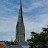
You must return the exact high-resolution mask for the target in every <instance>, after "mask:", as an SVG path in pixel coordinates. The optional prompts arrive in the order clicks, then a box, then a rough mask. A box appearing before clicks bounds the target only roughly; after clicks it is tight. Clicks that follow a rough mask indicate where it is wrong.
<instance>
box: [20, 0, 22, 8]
mask: <svg viewBox="0 0 48 48" xmlns="http://www.w3.org/2000/svg"><path fill="white" fill-rule="evenodd" d="M20 8H22V2H21V0H20Z"/></svg>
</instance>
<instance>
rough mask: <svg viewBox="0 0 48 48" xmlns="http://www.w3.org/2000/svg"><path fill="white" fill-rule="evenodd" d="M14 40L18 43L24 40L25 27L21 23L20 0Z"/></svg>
mask: <svg viewBox="0 0 48 48" xmlns="http://www.w3.org/2000/svg"><path fill="white" fill-rule="evenodd" d="M16 41H17V42H19V43H23V42H25V27H24V23H23V14H22V2H21V0H20V7H19V15H18V21H17V25H16Z"/></svg>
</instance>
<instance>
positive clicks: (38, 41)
mask: <svg viewBox="0 0 48 48" xmlns="http://www.w3.org/2000/svg"><path fill="white" fill-rule="evenodd" d="M27 42H28V43H29V45H30V48H34V47H35V48H48V27H47V28H43V31H42V32H41V33H40V34H39V33H36V32H31V39H28V40H27Z"/></svg>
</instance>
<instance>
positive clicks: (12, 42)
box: [8, 41, 17, 45]
mask: <svg viewBox="0 0 48 48" xmlns="http://www.w3.org/2000/svg"><path fill="white" fill-rule="evenodd" d="M8 43H9V45H17V44H16V42H14V41H10V42H8Z"/></svg>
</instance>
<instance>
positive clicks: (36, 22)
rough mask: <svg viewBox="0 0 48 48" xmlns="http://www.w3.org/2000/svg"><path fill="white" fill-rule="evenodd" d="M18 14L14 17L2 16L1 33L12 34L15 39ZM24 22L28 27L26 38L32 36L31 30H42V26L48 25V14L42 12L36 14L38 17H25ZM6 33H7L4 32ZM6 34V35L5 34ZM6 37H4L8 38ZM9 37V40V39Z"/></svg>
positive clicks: (26, 27)
mask: <svg viewBox="0 0 48 48" xmlns="http://www.w3.org/2000/svg"><path fill="white" fill-rule="evenodd" d="M16 22H17V16H12V17H8V18H7V17H0V33H1V32H2V33H6V34H7V36H8V37H9V35H10V37H9V38H11V36H12V37H13V38H14V39H15V31H16ZM24 24H25V29H26V40H27V39H28V38H30V32H32V31H35V32H40V31H41V30H42V27H46V25H48V14H41V15H38V16H36V19H33V20H32V17H31V18H28V17H24ZM4 35H5V34H4ZM5 36H6V35H5ZM7 36H6V37H4V38H7ZM9 38H8V40H9Z"/></svg>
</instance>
